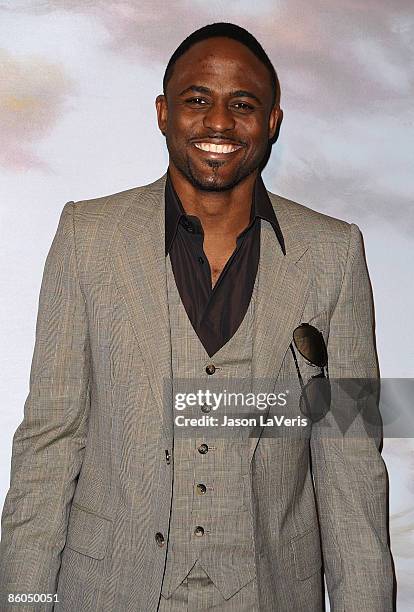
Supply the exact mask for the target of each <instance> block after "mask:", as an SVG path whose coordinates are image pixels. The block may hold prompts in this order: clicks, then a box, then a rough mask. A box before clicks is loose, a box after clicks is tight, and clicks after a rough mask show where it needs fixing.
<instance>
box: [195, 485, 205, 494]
mask: <svg viewBox="0 0 414 612" xmlns="http://www.w3.org/2000/svg"><path fill="white" fill-rule="evenodd" d="M206 491H207V487H206V485H204V484H201V483H199V484H198V485H197V493H198V495H204V493H205V492H206Z"/></svg>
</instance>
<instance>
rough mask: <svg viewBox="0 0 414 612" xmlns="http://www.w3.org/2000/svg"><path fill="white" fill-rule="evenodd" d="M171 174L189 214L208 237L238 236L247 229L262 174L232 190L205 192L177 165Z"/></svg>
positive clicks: (247, 179) (169, 168)
mask: <svg viewBox="0 0 414 612" xmlns="http://www.w3.org/2000/svg"><path fill="white" fill-rule="evenodd" d="M168 170H169V174H170V178H171V181H172V183H173V185H174V189H175V191H176V192H177V195H178V197H179V198H180V201H181V203H182V205H183V208H184V210H185V212H186V213H187V214H188V215H195V216H196V217H198V218H199V219H200V222H201V225H202V226H203V231H204V234H205V235H208V234H213V233H214V234H215V235H216V236H218V235H222V236H237V235H238V234H239V233H241V232H242V231H243V230H244V229H245V228H246V227H247V225H248V224H249V220H250V210H251V205H252V197H253V189H254V184H255V181H256V178H257V175H258V171H255V172H253V173H252V174H250V175H249V176H248V177H246V178H245V179H243V180H242V181H240V183H238V184H237V185H235V186H234V187H233V188H232V189H228V190H226V191H204V190H202V189H197V188H196V187H195V186H194V185H192V184H191V183H190V182H189V181H188V180H187V179H185V178H184V177H183V175H182V174H181V173H180V172H179V171H178V170H177V169H176V168H175V167H174V166H173V164H171V163H170V165H169V167H168Z"/></svg>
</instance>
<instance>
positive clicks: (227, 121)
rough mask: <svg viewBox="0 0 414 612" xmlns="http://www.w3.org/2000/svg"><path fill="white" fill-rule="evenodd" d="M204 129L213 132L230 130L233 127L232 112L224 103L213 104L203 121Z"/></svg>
mask: <svg viewBox="0 0 414 612" xmlns="http://www.w3.org/2000/svg"><path fill="white" fill-rule="evenodd" d="M203 123H204V127H205V128H209V129H211V130H213V131H214V132H224V131H226V130H232V129H234V126H235V121H234V117H233V115H232V112H231V110H230V109H229V108H227V105H226V104H225V103H218V102H216V103H214V104H212V105H211V106H210V108H209V109H208V112H207V113H206V114H205V115H204V119H203Z"/></svg>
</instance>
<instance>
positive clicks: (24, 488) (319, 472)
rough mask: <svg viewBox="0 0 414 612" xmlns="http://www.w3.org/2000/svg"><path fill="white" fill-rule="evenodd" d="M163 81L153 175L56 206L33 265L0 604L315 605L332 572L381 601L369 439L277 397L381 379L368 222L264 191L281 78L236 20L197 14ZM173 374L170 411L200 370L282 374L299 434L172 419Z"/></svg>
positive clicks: (384, 588) (379, 483)
mask: <svg viewBox="0 0 414 612" xmlns="http://www.w3.org/2000/svg"><path fill="white" fill-rule="evenodd" d="M163 85H164V93H163V95H159V96H158V97H157V99H156V109H157V116H158V125H159V128H160V130H161V132H162V133H163V134H164V136H165V138H166V143H167V147H168V152H169V165H168V170H167V172H166V174H165V175H164V176H162V177H161V178H160V179H158V180H157V181H155V182H154V183H152V184H150V185H146V186H143V187H135V188H133V189H129V190H127V191H123V192H121V193H116V194H113V195H109V196H106V197H102V198H98V199H94V200H83V201H79V202H72V201H71V202H68V203H67V204H66V205H65V206H64V208H63V211H62V214H61V217H60V221H59V225H58V229H57V232H56V235H55V238H54V241H53V243H52V246H51V249H50V251H49V254H48V257H47V260H46V264H45V271H44V275H43V280H42V287H41V292H40V299H39V313H38V320H37V327H36V344H35V351H34V356H33V362H32V369H31V376H30V393H29V396H28V398H27V400H26V404H25V414H24V419H23V422H22V423H21V425H20V426H19V428H18V429H17V431H16V434H15V436H14V440H13V456H12V469H11V483H10V490H9V492H8V494H7V497H6V501H5V506H4V510H3V516H2V541H1V550H0V552H1V557H0V560H1V572H0V586H1V593H2V602H1V610H5V611H8V610H11V609H15V608H14V606H15V604H16V603H19V605H20V609H24V610H37V611H38V612H40V611H41V612H44V610H52V609H54V610H60V611H64V612H73V611H74V610H79V611H82V612H92V611H94V612H101V611H102V610H108V611H115V612H116V611H119V612H121V611H122V612H144V611H145V612H156V611H160V612H181V611H182V612H184V611H187V612H193V611H195V610H209V609H214V610H217V611H223V612H301V611H303V612H305V611H306V612H322V610H323V609H324V604H323V602H324V591H323V575H325V576H326V580H327V586H328V591H329V597H330V602H331V609H332V610H333V612H362V611H363V612H389V611H391V610H392V609H393V593H392V591H393V573H392V560H391V555H390V550H389V546H388V538H387V522H386V517H387V481H386V470H385V466H384V463H383V461H382V458H381V455H380V452H379V448H380V443H381V439H380V435H378V432H377V431H376V433H375V435H368V428H366V427H365V426H364V423H363V421H362V418H361V416H360V415H359V414H358V415H357V416H356V417H355V414H354V415H353V418H352V427H350V428H349V430H351V429H352V434H353V435H343V434H344V432H343V428H342V430H341V431H340V432H336V431H335V422H336V421H335V419H332V418H331V416H332V415H331V414H330V413H329V411H328V413H327V415H326V419H329V421H328V425H329V426H328V428H325V430H323V428H322V427H321V426H320V424H321V423H323V422H324V421H325V418H324V419H322V421H319V420H318V419H314V422H313V423H309V421H308V420H307V419H305V418H304V417H303V415H300V418H299V417H298V412H299V406H298V404H297V403H296V404H293V405H292V404H289V403H287V402H286V397H287V393H286V392H285V391H284V390H285V389H286V388H287V384H288V383H289V385H290V384H291V383H292V388H291V390H292V391H293V382H292V381H293V380H295V381H296V386H297V389H298V390H299V393H300V397H301V401H302V399H303V398H304V397H308V396H307V395H306V393H305V391H303V389H302V387H300V386H299V382H298V381H301V382H302V384H303V380H302V379H303V377H304V376H306V378H310V377H311V375H312V374H313V373H314V370H313V369H312V368H313V366H315V365H316V366H318V368H319V369H320V371H321V374H319V375H318V376H321V375H322V377H323V379H324V380H325V381H327V378H326V376H325V369H326V368H327V365H328V363H329V373H330V377H331V380H333V379H340V378H345V379H352V380H355V379H363V380H366V379H376V377H377V376H378V364H377V359H376V352H375V342H374V322H373V321H374V318H373V304H372V295H371V290H370V283H369V277H368V272H367V267H366V263H365V260H364V254H363V246H362V237H361V232H360V230H359V228H358V227H357V226H356V225H355V224H348V223H346V222H345V221H341V220H339V219H335V218H333V217H330V216H327V215H323V214H320V213H318V212H316V211H313V210H311V209H309V208H307V207H305V206H302V205H300V204H297V203H295V202H293V201H290V200H287V199H285V198H283V197H280V196H277V195H275V194H273V193H271V192H270V191H268V190H267V189H266V188H265V186H264V184H263V181H262V178H261V170H262V168H263V166H264V164H265V162H266V160H267V158H268V155H269V153H270V146H271V144H272V142H275V140H276V139H277V136H278V132H279V128H280V123H281V120H282V111H281V109H280V104H279V101H280V92H279V83H278V79H277V76H276V73H275V70H274V68H273V66H272V64H271V62H270V60H269V58H268V56H267V55H266V53H265V52H264V50H263V48H262V47H261V45H260V44H259V43H258V42H257V40H256V39H255V38H254V37H253V36H252V35H251V34H249V33H248V32H247V31H246V30H244V29H242V28H240V27H238V26H235V25H232V24H222V23H221V24H212V25H209V26H206V27H204V28H201V29H200V30H197V31H196V32H194V33H193V34H191V35H190V36H189V37H188V38H187V39H186V40H185V41H184V42H183V43H182V44H181V45H180V46H179V47H178V49H177V50H176V51H175V52H174V54H173V56H172V57H171V59H170V61H169V63H168V66H167V68H166V71H165V76H164V83H163ZM309 324H311V325H309ZM298 330H299V331H300V334H302V336H301V335H300V334H298ZM303 334H305V335H303ZM301 338H302V340H303V342H302V343H301ZM293 345H295V348H294V346H293ZM326 345H327V346H326ZM315 347H316V348H318V350H316V348H315ZM296 349H298V350H296ZM318 355H319V356H318ZM297 374H298V375H299V378H297ZM182 380H184V381H186V382H187V383H191V384H190V389H191V392H192V393H191V395H188V396H187V403H188V405H189V406H190V407H191V410H190V411H189V412H188V411H186V412H182V408H183V406H182V405H180V407H179V410H180V412H178V413H176V414H178V415H180V418H181V415H182V420H183V421H184V419H185V418H186V417H194V418H193V419H190V418H188V419H187V421H186V422H190V421H191V420H194V421H195V422H196V423H198V422H199V421H200V419H201V417H206V418H207V417H208V418H209V419H210V421H213V416H214V418H217V419H218V414H219V411H218V410H217V411H216V408H217V407H216V406H212V404H211V403H209V402H198V403H197V402H195V401H193V400H194V398H197V397H198V395H197V394H200V393H201V389H204V388H205V387H206V386H208V385H209V384H210V383H212V382H213V381H214V382H216V381H217V382H220V381H221V382H222V383H223V384H224V386H229V385H230V383H231V382H232V381H237V380H239V381H241V384H243V388H245V387H246V390H247V391H248V392H249V393H250V394H251V395H254V392H255V391H256V392H257V391H258V390H259V389H260V390H262V391H263V389H262V385H264V387H265V388H266V389H267V390H268V391H270V392H272V391H275V384H276V382H278V383H281V387H280V388H279V391H281V390H282V391H283V393H279V394H278V395H276V394H273V396H274V398H279V399H280V398H282V399H283V402H282V403H281V405H282V406H283V412H282V413H279V416H278V417H275V416H272V417H271V418H273V419H276V420H277V419H279V420H280V421H281V422H282V421H283V422H284V421H285V420H286V423H289V424H292V423H293V424H296V423H297V424H299V425H300V426H301V427H302V426H303V424H304V423H305V424H307V427H305V428H304V429H305V430H306V432H307V435H299V436H293V437H292V435H288V434H286V433H282V434H279V435H276V436H271V435H264V434H263V429H264V427H262V428H261V430H260V431H256V430H254V428H253V430H247V433H246V432H244V431H241V430H242V429H243V428H237V427H232V428H229V432H228V433H227V435H221V436H220V435H218V434H216V433H215V432H214V430H213V428H210V429H204V430H203V429H202V428H201V427H200V428H197V429H195V430H191V429H190V428H189V427H184V428H183V427H181V425H180V424H179V423H178V421H177V419H176V418H174V417H175V416H176V414H175V413H174V412H175V410H176V409H177V408H176V406H175V405H174V399H173V398H174V393H175V397H176V399H177V398H180V401H181V402H182V400H183V399H184V398H185V397H186V396H185V395H182V394H179V393H178V389H179V387H180V381H182ZM269 381H270V383H269ZM266 384H269V386H268V387H266ZM310 388H311V387H310V386H308V387H307V389H308V392H309V391H310ZM282 396H283V397H282ZM214 397H215V396H214ZM220 397H222V396H220ZM257 397H258V396H257ZM260 397H261V398H263V396H262V395H261V396H260ZM309 397H310V393H309ZM329 397H330V396H329ZM332 397H334V396H332ZM190 399H191V403H190ZM307 401H308V400H306V402H307ZM332 402H333V403H332V406H331V407H332V408H333V407H335V402H334V400H332ZM330 405H331V404H330ZM300 406H301V407H303V406H302V403H301V404H300ZM306 406H308V404H307V403H306ZM336 407H337V405H336ZM328 408H329V407H328ZM227 416H229V417H231V418H232V417H237V416H241V415H240V414H237V411H236V413H235V412H233V413H232V414H230V413H229V414H228V415H225V418H227ZM342 416H344V415H342ZM282 417H283V418H282ZM264 420H265V421H266V419H264ZM246 422H249V423H250V422H251V421H250V419H248V420H247V419H246ZM266 422H267V423H268V422H269V421H266ZM342 423H343V419H342ZM182 429H186V430H187V433H186V435H184V434H181V433H180V431H179V430H182ZM222 429H224V428H222ZM259 429H260V428H259ZM267 429H268V428H267ZM285 429H287V430H288V429H292V427H285ZM230 430H231V431H230ZM326 431H328V433H329V435H327V434H326Z"/></svg>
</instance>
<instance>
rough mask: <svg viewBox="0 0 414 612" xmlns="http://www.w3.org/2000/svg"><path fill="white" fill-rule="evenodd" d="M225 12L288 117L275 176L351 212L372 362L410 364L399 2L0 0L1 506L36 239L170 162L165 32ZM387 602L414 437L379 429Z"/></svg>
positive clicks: (283, 191)
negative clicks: (162, 101) (275, 77)
mask: <svg viewBox="0 0 414 612" xmlns="http://www.w3.org/2000/svg"><path fill="white" fill-rule="evenodd" d="M214 21H232V22H234V23H237V24H239V25H241V26H244V27H246V28H247V29H249V30H250V31H251V32H252V33H253V34H254V35H255V36H256V37H257V38H258V39H259V40H260V42H261V43H262V44H263V46H264V47H265V49H266V51H267V52H268V55H269V56H270V58H271V60H272V61H273V63H274V65H275V67H276V70H277V71H278V74H279V78H280V81H281V85H282V98H281V105H282V107H283V109H284V121H283V125H282V129H281V133H280V138H279V141H278V143H277V144H276V145H275V146H274V150H273V152H272V155H271V158H270V160H269V163H268V165H267V167H266V169H265V171H264V173H263V177H264V180H265V184H266V186H267V187H268V189H270V190H271V191H273V192H275V193H279V194H280V195H283V196H285V197H288V198H291V199H293V200H296V201H299V202H301V203H303V204H306V205H308V206H310V207H313V208H315V209H317V210H320V211H322V212H326V213H328V214H330V215H333V216H337V217H340V218H342V219H345V220H347V221H352V222H355V223H357V224H358V225H359V226H360V228H361V230H362V232H363V234H364V238H365V248H366V255H367V260H368V267H369V271H370V274H371V280H372V283H373V288H374V298H375V304H376V318H377V336H378V338H377V342H378V351H379V357H380V365H381V373H382V376H383V377H394V378H409V377H411V378H414V363H413V358H414V349H413V333H412V312H413V308H414V291H413V274H412V268H413V262H414V238H413V230H414V213H413V205H412V204H413V196H412V194H413V170H414V168H413V166H414V153H413V145H412V142H413V129H412V128H413V123H414V121H413V119H414V109H413V103H412V100H413V81H414V70H413V68H414V66H413V63H414V27H413V26H414V9H413V5H412V1H411V0H410V1H409V0H394V1H393V2H389V1H388V2H386V1H385V0H335V1H334V2H327V1H322V0H313V1H312V3H309V2H305V1H299V0H290V1H289V2H288V1H287V0H285V1H277V0H272V1H270V0H256V1H255V2H252V1H251V0H238V1H237V0H233V1H232V2H228V1H226V2H218V1H216V0H210V1H209V2H208V3H206V2H205V1H204V0H203V1H201V0H192V1H191V2H190V1H188V0H175V1H174V2H171V3H170V2H165V0H162V1H161V0H151V1H135V2H134V1H133V0H124V1H118V2H111V1H109V0H55V1H46V0H43V1H42V0H26V1H25V0H10V1H4V0H0V77H1V78H0V138H1V140H0V143H1V145H0V173H1V181H0V214H1V223H0V227H1V235H0V238H1V242H0V244H1V249H2V256H1V258H0V262H1V263H0V266H1V289H2V291H1V302H0V303H1V307H2V310H1V313H2V316H1V327H2V329H1V331H2V334H1V338H2V350H1V359H2V363H1V365H2V369H1V373H2V375H1V378H0V385H1V398H2V401H1V406H2V409H1V413H0V425H1V430H0V506H1V507H2V505H3V501H4V496H5V494H6V491H7V488H8V484H9V467H10V465H9V464H10V452H11V439H12V435H13V432H14V430H15V429H16V427H17V425H18V423H19V422H20V421H21V419H22V416H23V405H24V401H25V398H26V396H27V393H28V381H29V372H30V363H31V357H32V352H33V346H34V332H35V322H36V311H37V304H38V295H39V289H40V282H41V276H42V271H43V266H44V262H45V257H46V254H47V252H48V250H49V247H50V243H51V241H52V238H53V236H54V233H55V231H56V228H57V222H58V219H59V216H60V213H61V210H62V207H63V205H64V203H65V202H66V201H68V200H80V199H86V198H92V197H98V196H102V195H105V194H109V193H113V192H116V191H121V190H123V189H128V188H130V187H134V186H136V185H140V184H145V183H147V182H150V181H152V180H155V179H156V178H158V177H159V176H161V174H163V173H164V172H165V170H166V167H167V162H168V157H167V151H166V147H165V144H164V139H163V137H162V136H161V134H160V133H159V131H158V128H157V124H156V113H155V105H154V100H155V97H156V95H157V94H158V93H161V82H162V76H163V72H164V68H165V65H166V63H167V61H168V59H169V57H170V55H171V53H172V52H173V50H174V49H175V48H176V47H177V45H178V44H179V43H180V42H181V40H182V39H183V38H185V37H186V36H187V35H188V34H189V33H190V32H192V31H193V30H195V29H197V28H198V27H200V26H202V25H205V24H206V23H212V22H214ZM383 456H384V459H385V461H386V464H387V467H388V471H389V474H390V514H391V516H390V524H391V538H392V550H393V554H394V560H395V564H396V569H397V577H398V582H399V593H398V602H399V605H398V610H400V611H401V612H408V611H409V610H412V609H414V560H413V555H414V553H413V548H414V546H413V545H414V535H413V533H414V479H413V473H414V443H413V440H412V439H407V438H406V439H388V440H385V442H384V452H383Z"/></svg>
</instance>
